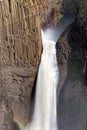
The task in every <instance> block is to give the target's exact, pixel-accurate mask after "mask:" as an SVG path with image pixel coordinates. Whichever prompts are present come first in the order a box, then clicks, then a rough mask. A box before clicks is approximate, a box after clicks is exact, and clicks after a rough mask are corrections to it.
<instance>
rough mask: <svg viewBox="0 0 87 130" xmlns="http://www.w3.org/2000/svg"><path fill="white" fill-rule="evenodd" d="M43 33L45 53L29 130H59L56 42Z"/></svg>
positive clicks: (40, 68) (42, 58)
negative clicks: (47, 38)
mask: <svg viewBox="0 0 87 130" xmlns="http://www.w3.org/2000/svg"><path fill="white" fill-rule="evenodd" d="M43 33H44V32H42V40H43V53H42V56H41V63H40V66H39V72H38V78H37V86H36V99H35V110H34V115H33V119H32V122H31V124H30V126H29V130H57V110H56V89H57V84H58V79H59V75H58V66H57V60H56V49H55V45H56V42H54V41H48V40H46V39H45V38H44V36H43Z"/></svg>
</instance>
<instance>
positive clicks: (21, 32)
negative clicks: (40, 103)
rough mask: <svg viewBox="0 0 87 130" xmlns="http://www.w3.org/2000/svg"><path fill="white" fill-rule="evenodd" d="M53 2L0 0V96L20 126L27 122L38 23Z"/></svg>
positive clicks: (35, 65) (36, 56) (38, 46)
mask: <svg viewBox="0 0 87 130" xmlns="http://www.w3.org/2000/svg"><path fill="white" fill-rule="evenodd" d="M54 2H55V0H54V1H52V3H51V0H48V1H47V0H46V1H44V0H0V98H1V99H3V102H4V106H6V104H8V106H9V107H10V109H11V110H12V111H13V115H14V120H15V121H16V122H17V123H18V124H19V125H20V127H23V125H26V123H27V122H29V117H30V109H29V106H30V105H31V104H30V97H31V94H32V89H33V86H34V82H35V77H36V74H37V70H38V65H39V62H40V55H41V50H42V44H41V23H43V22H44V21H46V20H47V17H48V16H49V17H50V15H51V10H52V8H53V7H54V5H55V4H54ZM48 5H49V6H48ZM5 101H7V102H5ZM1 110H2V108H1V107H0V111H1ZM6 111H8V109H6ZM8 115H9V113H8ZM2 116H3V120H6V119H5V118H6V116H4V115H3V114H2ZM8 118H9V116H8ZM12 120H13V118H12ZM11 123H12V122H10V124H11ZM13 125H14V123H13ZM3 129H4V130H7V127H6V128H3ZM3 129H2V121H1V119H0V130H3ZM10 129H11V130H12V128H10V126H9V130H10ZM16 129H17V128H15V130H16Z"/></svg>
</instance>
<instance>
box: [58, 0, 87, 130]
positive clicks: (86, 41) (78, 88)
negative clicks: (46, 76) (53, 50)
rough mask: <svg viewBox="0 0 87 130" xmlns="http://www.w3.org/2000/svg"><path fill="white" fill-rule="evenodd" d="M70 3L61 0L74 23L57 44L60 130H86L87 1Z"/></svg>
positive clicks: (81, 0) (71, 1)
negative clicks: (74, 18) (73, 16)
mask: <svg viewBox="0 0 87 130" xmlns="http://www.w3.org/2000/svg"><path fill="white" fill-rule="evenodd" d="M73 1H74V0H70V1H67V0H64V3H63V8H64V11H68V12H71V13H75V15H76V21H75V23H73V24H72V25H70V26H69V27H68V28H67V30H65V32H64V33H63V34H62V36H61V37H60V39H59V41H58V44H57V57H58V62H59V70H60V83H59V86H58V125H59V130H86V129H87V112H86V111H87V30H86V28H87V1H86V0H75V1H74V2H75V3H73ZM72 5H73V6H72ZM71 9H72V10H71Z"/></svg>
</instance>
